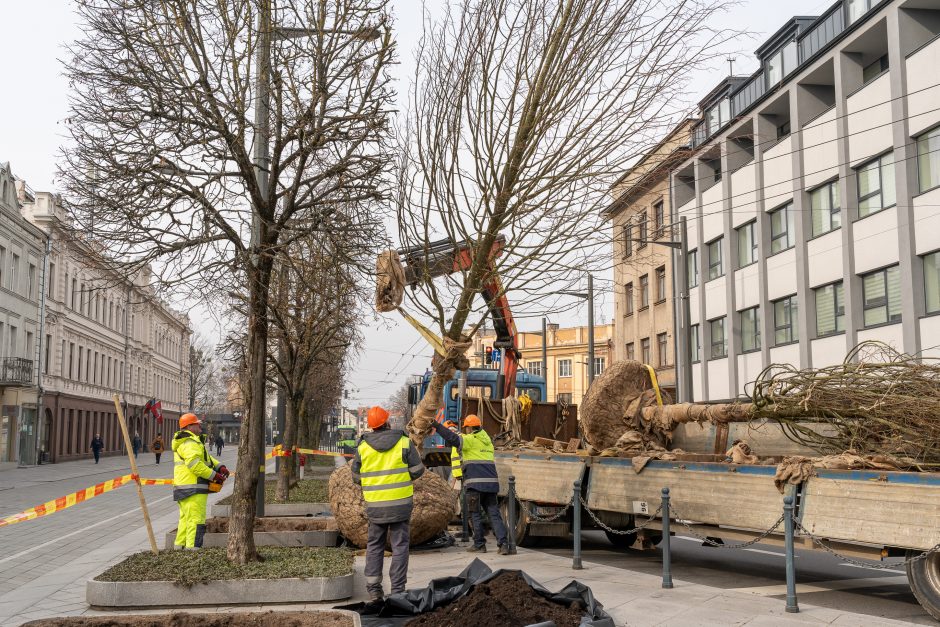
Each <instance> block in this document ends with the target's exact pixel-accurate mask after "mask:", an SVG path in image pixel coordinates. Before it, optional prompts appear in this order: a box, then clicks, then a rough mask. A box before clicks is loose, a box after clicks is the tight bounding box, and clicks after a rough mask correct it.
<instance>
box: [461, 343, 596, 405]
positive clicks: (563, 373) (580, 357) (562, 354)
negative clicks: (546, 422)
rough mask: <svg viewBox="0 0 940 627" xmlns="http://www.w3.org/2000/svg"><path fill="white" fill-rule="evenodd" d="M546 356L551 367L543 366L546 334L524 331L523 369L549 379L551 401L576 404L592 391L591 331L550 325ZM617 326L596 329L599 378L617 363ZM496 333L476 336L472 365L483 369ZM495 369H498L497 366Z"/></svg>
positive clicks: (470, 356)
mask: <svg viewBox="0 0 940 627" xmlns="http://www.w3.org/2000/svg"><path fill="white" fill-rule="evenodd" d="M546 335H547V336H548V339H547V341H546V347H545V348H546V354H547V358H548V368H547V372H546V368H544V367H543V364H542V333H541V332H537V333H532V332H520V333H519V336H518V340H519V352H520V353H521V354H522V359H521V360H520V366H521V367H523V368H525V369H526V370H527V371H528V372H529V373H531V374H534V375H537V376H545V375H546V374H547V375H548V376H547V378H546V393H547V399H546V400H547V401H548V402H556V401H565V402H567V403H573V404H576V405H580V404H581V399H582V398H583V397H584V393H585V392H586V391H587V388H588V368H587V363H588V328H587V327H586V326H583V327H570V328H567V329H562V328H560V327H559V326H558V325H557V324H549V325H548V326H547V331H546ZM613 335H614V325H612V324H599V325H596V326H595V327H594V361H595V376H596V375H600V374H601V373H602V372H604V368H606V367H607V364H609V363H611V361H612V360H613V357H614V354H613ZM495 337H496V336H495V334H494V333H493V331H484V332H483V333H477V334H476V335H475V336H474V337H473V346H472V347H471V348H470V350H469V351H468V357H469V358H470V365H471V366H475V367H483V366H484V364H483V355H485V353H486V348H487V347H492V346H493V340H494V339H495ZM492 367H494V368H495V367H496V365H495V364H494V365H493V366H492Z"/></svg>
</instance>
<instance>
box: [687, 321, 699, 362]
mask: <svg viewBox="0 0 940 627" xmlns="http://www.w3.org/2000/svg"><path fill="white" fill-rule="evenodd" d="M699 329H700V327H699V325H697V324H693V325H692V328H691V329H690V330H691V331H692V363H693V364H695V363H698V362H700V361H702V340H701V337H700V336H701V333H700V331H699Z"/></svg>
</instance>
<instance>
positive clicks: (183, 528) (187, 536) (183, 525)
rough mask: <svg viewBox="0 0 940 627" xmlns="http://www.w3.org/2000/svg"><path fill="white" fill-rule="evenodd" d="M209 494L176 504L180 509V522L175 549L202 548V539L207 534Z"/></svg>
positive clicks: (188, 498)
mask: <svg viewBox="0 0 940 627" xmlns="http://www.w3.org/2000/svg"><path fill="white" fill-rule="evenodd" d="M208 500H209V495H208V494H193V495H192V496H187V497H186V498H185V499H183V500H182V501H177V502H176V504H177V506H179V509H180V522H179V525H178V526H177V527H176V540H175V541H174V542H173V545H174V548H177V549H191V548H194V547H196V548H198V547H201V546H202V537H203V536H204V535H205V533H206V502H207V501H208Z"/></svg>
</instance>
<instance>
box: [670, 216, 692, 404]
mask: <svg viewBox="0 0 940 627" xmlns="http://www.w3.org/2000/svg"><path fill="white" fill-rule="evenodd" d="M674 276H676V278H677V279H678V280H679V327H680V329H681V330H682V342H677V346H676V348H677V353H678V356H679V368H680V369H681V371H680V372H679V402H681V403H691V402H692V305H691V303H690V299H689V238H688V234H687V231H686V225H685V216H682V217H681V218H679V268H678V271H677V272H675V274H674ZM677 335H678V334H677Z"/></svg>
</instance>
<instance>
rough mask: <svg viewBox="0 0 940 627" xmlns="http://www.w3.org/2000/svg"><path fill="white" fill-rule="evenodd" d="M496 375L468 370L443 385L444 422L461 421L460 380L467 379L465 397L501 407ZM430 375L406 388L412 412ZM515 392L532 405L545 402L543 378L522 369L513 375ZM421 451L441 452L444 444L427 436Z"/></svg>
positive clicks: (482, 369)
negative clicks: (498, 398)
mask: <svg viewBox="0 0 940 627" xmlns="http://www.w3.org/2000/svg"><path fill="white" fill-rule="evenodd" d="M497 374H498V371H497V370H496V369H494V368H470V369H469V370H467V371H466V372H462V371H459V370H458V371H457V374H456V375H454V378H453V379H451V380H450V381H448V382H447V383H445V384H444V421H445V422H446V421H448V420H453V421H454V422H458V423H459V421H460V414H461V410H462V409H463V408H462V407H461V406H460V401H461V399H460V392H459V389H460V378H461V377H464V376H466V377H467V396H469V397H471V398H479V397H480V396H481V395H482V397H483V398H484V399H490V400H492V401H493V402H494V403H500V402H501V401H498V400H496V375H497ZM431 375H432V373H431V371H430V370H429V371H427V372H425V373H424V375H423V376H422V375H419V376H418V377H417V378H418V380H417V381H414V382H412V383H411V384H410V385H409V386H408V404H409V405H410V406H411V410H412V411H414V409H415V408H416V407H417V406H418V403H419V402H420V401H421V399H422V398H423V397H424V393H425V391H427V389H428V385H429V384H430V383H431ZM516 390H518V391H519V394H528V395H529V398H531V399H532V400H533V401H534V402H536V403H538V402H545V396H546V388H545V378H544V377H539V376H536V375H533V374H529V373H528V372H526V371H525V370H523V369H521V368H520V369H519V370H518V371H517V372H516ZM424 449H425V450H426V451H429V450H435V449H437V450H443V449H444V440H443V439H442V438H441V436H439V435H437V434H435V435H432V436H429V437H428V438H426V439H425V441H424Z"/></svg>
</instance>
